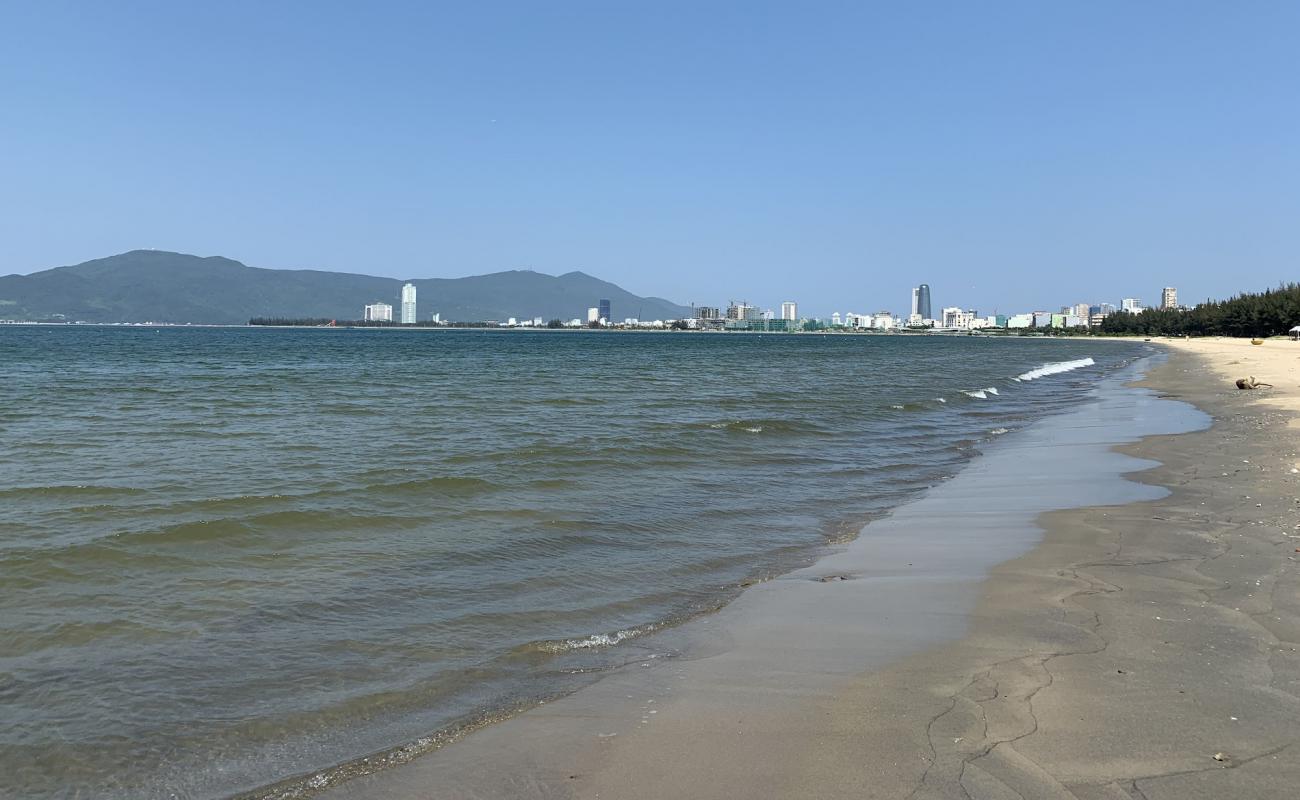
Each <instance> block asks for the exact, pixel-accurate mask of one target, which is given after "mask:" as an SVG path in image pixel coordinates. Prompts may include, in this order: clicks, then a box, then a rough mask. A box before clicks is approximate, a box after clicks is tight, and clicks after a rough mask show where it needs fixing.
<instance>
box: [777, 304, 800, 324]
mask: <svg viewBox="0 0 1300 800" xmlns="http://www.w3.org/2000/svg"><path fill="white" fill-rule="evenodd" d="M781 319H799V305H798V304H797V303H795V302H794V301H793V300H786V301H785V302H784V303H782V304H781Z"/></svg>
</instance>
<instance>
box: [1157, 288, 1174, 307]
mask: <svg viewBox="0 0 1300 800" xmlns="http://www.w3.org/2000/svg"><path fill="white" fill-rule="evenodd" d="M1160 307H1161V308H1178V290H1177V289H1175V288H1174V287H1172V286H1166V287H1165V288H1163V289H1161V290H1160Z"/></svg>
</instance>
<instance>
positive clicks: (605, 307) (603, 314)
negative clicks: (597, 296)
mask: <svg viewBox="0 0 1300 800" xmlns="http://www.w3.org/2000/svg"><path fill="white" fill-rule="evenodd" d="M596 307H597V308H599V309H600V318H601V319H603V320H605V321H606V322H609V321H610V320H611V319H613V318H612V317H610V315H609V301H608V300H601V301H600V302H599V303H597V304H596Z"/></svg>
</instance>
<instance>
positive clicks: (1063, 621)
mask: <svg viewBox="0 0 1300 800" xmlns="http://www.w3.org/2000/svg"><path fill="white" fill-rule="evenodd" d="M1170 347H1171V351H1172V352H1171V355H1170V359H1169V362H1168V363H1167V364H1166V365H1164V366H1162V367H1159V368H1157V369H1156V370H1154V371H1153V372H1152V374H1151V375H1150V377H1149V379H1148V385H1150V386H1151V387H1153V388H1156V389H1158V390H1160V391H1162V392H1164V393H1166V394H1168V395H1170V396H1173V397H1176V398H1178V399H1182V400H1185V401H1188V402H1190V403H1192V404H1194V405H1196V406H1197V407H1199V408H1201V409H1202V410H1204V411H1206V412H1207V413H1209V414H1211V415H1212V416H1213V418H1214V425H1213V427H1212V428H1210V429H1209V430H1207V431H1203V432H1198V433H1191V434H1182V435H1175V436H1154V437H1149V438H1147V439H1145V440H1143V441H1141V442H1139V443H1136V444H1133V445H1126V446H1123V447H1122V448H1120V449H1121V450H1122V451H1123V452H1125V453H1127V454H1129V455H1132V456H1136V457H1139V458H1143V459H1151V460H1154V461H1158V462H1160V465H1159V466H1155V467H1154V468H1152V469H1149V470H1147V471H1144V472H1141V473H1137V474H1134V475H1131V476H1130V478H1131V479H1132V480H1135V481H1139V482H1141V483H1146V484H1151V485H1155V486H1161V487H1168V489H1169V490H1170V491H1171V493H1170V494H1169V495H1168V496H1167V497H1164V498H1163V499H1159V500H1149V501H1141V502H1134V503H1129V504H1126V505H1119V506H1100V507H1092V508H1084V509H1078V510H1071V511H1057V512H1049V513H1047V514H1044V515H1043V516H1042V517H1041V518H1040V519H1039V523H1040V524H1041V525H1042V527H1043V528H1044V529H1045V531H1046V533H1045V535H1044V537H1043V540H1042V542H1041V544H1039V545H1038V546H1037V547H1035V548H1034V549H1032V550H1031V551H1030V552H1028V553H1027V554H1026V555H1023V556H1021V557H1019V558H1015V559H1014V560H1011V561H1008V562H1006V563H1003V564H1001V565H1000V566H997V567H995V568H994V569H993V570H992V572H991V573H990V575H989V577H988V579H987V580H986V581H984V582H983V583H982V584H978V586H977V588H976V590H975V591H976V592H977V593H978V602H977V603H976V605H975V611H974V612H973V614H972V615H970V616H969V617H967V618H966V623H967V626H966V628H965V630H966V634H965V635H964V636H963V637H961V638H960V639H958V640H956V641H953V642H951V643H949V644H944V645H940V646H934V647H930V648H927V649H925V650H924V651H922V652H921V653H920V654H918V655H913V656H910V657H907V658H905V659H903V660H901V661H894V662H892V663H889V664H882V665H871V666H869V667H866V668H864V669H865V670H866V671H860V672H858V673H856V674H851V675H848V676H846V677H843V678H842V679H837V680H836V681H835V684H834V686H835V688H834V690H833V691H831V692H826V691H809V690H806V689H803V688H801V686H800V685H799V684H798V683H797V682H791V681H786V682H782V680H781V677H782V676H780V675H772V676H771V677H772V679H773V681H772V686H771V687H770V688H769V690H770V692H771V693H773V694H774V695H776V694H779V695H780V697H781V698H782V702H781V703H779V704H775V705H772V706H765V709H776V710H777V712H778V713H773V714H772V715H771V716H770V717H768V716H764V715H765V714H766V713H767V712H766V711H765V710H764V709H754V710H753V711H752V712H751V710H750V709H747V708H746V707H745V706H744V705H743V703H744V698H746V697H747V696H752V695H750V694H748V693H749V692H751V691H752V690H753V689H754V687H753V686H746V685H742V684H744V683H746V682H747V681H748V680H749V679H745V680H741V681H737V683H736V685H735V686H732V687H728V686H727V685H726V684H725V683H715V684H714V685H713V686H712V687H711V688H710V692H709V693H708V694H707V695H706V696H703V697H701V698H695V699H694V700H692V702H691V703H689V704H687V705H690V706H692V709H691V711H690V724H689V725H688V726H686V727H685V728H682V730H681V734H682V735H680V736H678V737H672V736H669V737H663V736H658V737H653V738H646V737H643V738H641V739H637V738H635V737H628V736H622V738H614V737H610V738H601V737H600V736H599V735H597V736H596V737H594V740H595V741H596V742H597V743H596V744H587V745H584V746H581V747H576V748H575V747H574V746H573V745H572V740H571V739H570V738H569V737H565V736H560V735H552V734H554V733H557V732H560V731H562V730H564V729H565V727H566V726H589V725H601V724H604V723H605V722H606V719H604V718H602V717H601V716H600V715H599V713H597V712H596V711H595V710H592V709H590V708H588V709H587V710H585V711H584V710H582V709H583V706H582V705H581V701H578V702H577V703H574V702H570V703H568V704H565V703H560V704H556V708H554V709H552V710H548V711H546V712H545V713H535V712H529V713H527V714H524V715H522V716H520V717H517V718H516V719H514V720H511V721H510V722H509V723H506V724H503V725H500V726H493V727H490V728H488V729H486V730H484V731H480V732H479V733H477V734H474V735H473V736H471V737H469V739H467V740H465V741H464V742H462V743H460V744H456V745H452V746H450V747H448V748H445V749H444V750H443V751H440V752H438V753H434V754H432V755H430V756H426V757H424V758H420V759H417V760H416V761H415V762H412V763H411V764H408V765H406V766H404V767H399V768H395V769H392V770H385V771H383V772H380V773H378V774H375V775H372V776H366V777H362V778H359V779H357V780H354V781H350V782H348V783H345V784H342V785H340V786H338V787H335V788H334V789H333V790H330V791H327V792H326V795H327V796H330V797H338V798H363V797H400V798H434V797H485V798H486V797H556V798H558V797H584V798H585V797H591V798H595V797H600V798H630V797H698V798H706V797H707V798H729V797H771V798H778V797H780V798H784V797H791V798H793V797H845V796H852V797H865V798H905V797H906V798H989V799H990V800H999V799H1000V798H1080V799H1083V800H1087V799H1089V798H1128V799H1129V800H1160V799H1162V798H1170V799H1173V798H1178V799H1179V800H1182V799H1184V798H1287V797H1300V652H1297V648H1298V647H1300V474H1297V473H1296V472H1294V471H1293V470H1295V469H1297V467H1296V464H1297V462H1298V461H1300V455H1297V453H1298V452H1300V432H1297V431H1296V430H1295V420H1296V418H1297V413H1296V412H1297V411H1300V372H1298V371H1297V369H1298V368H1300V345H1295V344H1292V343H1289V342H1282V341H1269V342H1267V343H1266V344H1265V345H1264V346H1262V347H1253V348H1252V347H1251V346H1250V345H1249V344H1248V343H1242V342H1235V341H1228V340H1202V341H1194V342H1175V343H1172V344H1171V345H1170ZM1233 362H1236V363H1233ZM1248 375H1254V376H1255V377H1256V378H1258V379H1259V380H1261V381H1266V382H1270V383H1273V384H1274V385H1275V388H1274V389H1266V390H1258V391H1253V392H1246V391H1238V390H1237V389H1236V388H1235V387H1233V386H1232V383H1231V380H1232V379H1234V378H1236V377H1246V376H1248ZM1065 468H1068V464H1067V466H1066V467H1065ZM937 590H938V588H937V587H936V591H937ZM896 611H897V613H898V614H899V615H900V616H899V622H900V623H901V624H903V625H906V624H907V620H908V616H907V613H906V609H905V608H899V609H896ZM864 613H869V612H864ZM807 615H808V623H807V624H808V625H817V624H818V623H817V613H816V609H815V608H810V609H808V612H807ZM923 622H924V620H918V624H919V623H923ZM705 660H706V661H707V660H708V659H705ZM719 663H721V662H720V660H719ZM637 672H638V671H637V670H632V671H630V672H629V673H627V674H624V675H620V676H615V677H613V678H612V679H607V680H606V681H602V683H601V684H600V685H601V686H603V687H604V689H603V691H605V692H609V693H613V692H615V691H620V689H619V687H620V686H623V685H626V686H628V687H629V689H628V691H629V693H630V692H631V691H632V688H631V687H634V686H635V687H636V689H637V690H643V689H644V688H645V687H644V686H643V685H641V684H639V683H638V681H642V682H643V679H642V678H640V677H638V676H637V674H636V673H637ZM645 672H646V673H652V672H654V671H653V670H646V671H645ZM663 674H664V676H665V678H666V679H668V678H671V676H672V674H673V673H672V672H671V671H664V672H663ZM662 688H663V694H662V695H661V696H665V697H666V696H668V694H669V693H671V691H672V687H671V686H670V685H665V686H664V687H662ZM580 694H581V693H580ZM621 696H622V695H621V694H620V695H619V697H621ZM696 701H698V702H696ZM665 702H666V701H665ZM678 708H679V709H680V706H679V707H678ZM573 709H578V712H577V713H578V714H579V715H582V714H586V715H589V716H588V717H586V718H583V719H573V716H574V712H573ZM659 709H664V710H665V712H666V714H667V709H668V706H667V705H659V706H658V707H656V706H655V705H652V704H651V703H649V702H648V703H646V704H645V705H644V706H643V710H642V711H641V713H642V714H644V715H645V716H644V717H643V719H655V720H658V721H663V722H666V720H664V718H663V717H651V716H650V715H652V714H656V713H658V711H659ZM538 712H541V710H540V709H539V710H538ZM656 724H659V723H656ZM588 739H589V740H590V739H593V737H588ZM636 743H640V744H636ZM642 745H645V746H642Z"/></svg>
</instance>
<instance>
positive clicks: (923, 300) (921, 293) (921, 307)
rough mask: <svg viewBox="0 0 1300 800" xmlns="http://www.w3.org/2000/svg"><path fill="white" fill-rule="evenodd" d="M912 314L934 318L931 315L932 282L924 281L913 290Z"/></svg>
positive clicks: (924, 317)
mask: <svg viewBox="0 0 1300 800" xmlns="http://www.w3.org/2000/svg"><path fill="white" fill-rule="evenodd" d="M912 316H914V317H916V316H919V317H920V318H921V319H934V317H932V316H930V284H928V283H923V284H921V285H920V286H918V287H916V288H915V289H913V290H912Z"/></svg>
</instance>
